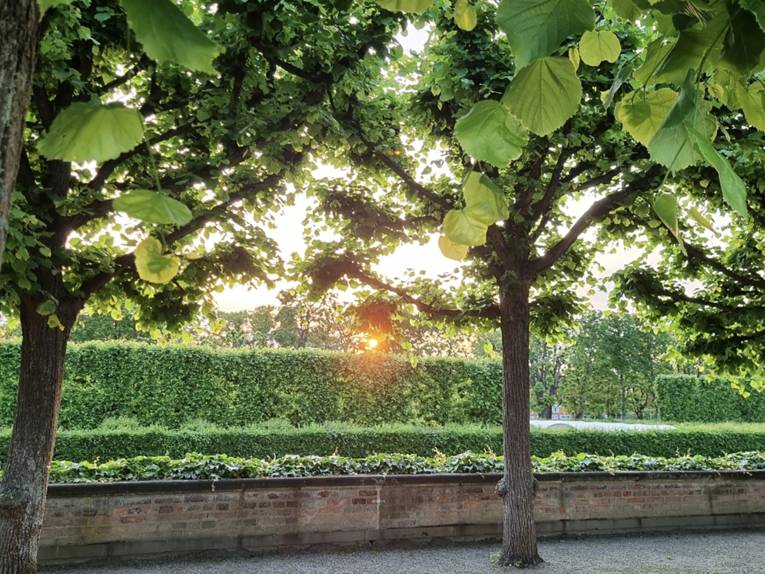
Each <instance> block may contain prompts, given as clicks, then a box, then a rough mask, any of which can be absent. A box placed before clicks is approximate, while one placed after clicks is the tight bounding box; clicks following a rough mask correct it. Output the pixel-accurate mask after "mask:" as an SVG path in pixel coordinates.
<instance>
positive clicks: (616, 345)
mask: <svg viewBox="0 0 765 574" xmlns="http://www.w3.org/2000/svg"><path fill="white" fill-rule="evenodd" d="M572 339H573V341H574V344H573V346H572V348H571V350H570V352H569V361H568V364H567V369H566V374H565V376H564V381H563V384H562V385H561V396H562V398H563V404H564V405H565V406H566V407H567V408H569V409H570V410H572V411H573V412H574V413H576V415H577V417H579V418H581V417H584V416H587V415H589V416H591V417H602V416H608V417H617V416H618V417H621V418H626V417H635V418H638V419H642V418H644V417H645V416H648V415H655V414H656V412H655V409H656V396H655V392H654V382H655V379H656V376H657V375H659V374H664V373H668V372H671V370H672V367H671V366H670V365H669V364H668V363H667V360H666V358H665V357H666V355H667V353H668V346H669V343H670V341H669V335H668V334H667V333H664V332H662V333H658V334H657V333H654V332H653V331H651V330H650V329H649V328H648V327H647V326H646V325H645V324H643V323H642V322H641V321H640V320H639V319H638V318H637V317H635V316H634V315H630V314H617V313H608V314H603V313H595V312H591V313H588V314H587V315H585V316H584V317H583V318H582V320H581V322H580V324H579V327H578V329H577V331H576V334H572Z"/></svg>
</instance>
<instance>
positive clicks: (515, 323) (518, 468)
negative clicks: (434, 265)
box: [499, 282, 542, 566]
mask: <svg viewBox="0 0 765 574" xmlns="http://www.w3.org/2000/svg"><path fill="white" fill-rule="evenodd" d="M500 314H501V331H502V370H503V381H502V413H503V419H504V420H503V452H504V456H505V472H504V476H503V479H502V482H501V483H500V485H499V493H500V495H501V496H502V500H503V505H504V521H503V536H502V556H501V559H500V562H501V564H502V565H505V566H530V565H533V564H538V563H539V562H542V559H541V558H540V557H539V554H538V552H537V531H536V525H535V524H534V476H533V474H532V472H531V443H530V438H531V437H530V433H529V285H528V284H527V283H523V282H512V285H506V286H501V287H500Z"/></svg>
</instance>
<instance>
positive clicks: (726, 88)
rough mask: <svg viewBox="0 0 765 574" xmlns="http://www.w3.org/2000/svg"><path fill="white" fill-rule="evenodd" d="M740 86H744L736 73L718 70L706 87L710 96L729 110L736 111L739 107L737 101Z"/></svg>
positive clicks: (722, 69)
mask: <svg viewBox="0 0 765 574" xmlns="http://www.w3.org/2000/svg"><path fill="white" fill-rule="evenodd" d="M741 85H744V86H745V84H743V82H742V80H741V76H740V75H739V74H738V73H737V72H734V71H732V70H727V69H725V68H719V69H718V70H716V71H715V74H714V76H713V77H712V80H711V82H710V83H709V86H708V87H709V93H710V94H712V96H714V97H715V98H717V100H719V101H720V102H722V103H723V104H725V105H726V106H727V107H728V108H729V109H731V110H736V109H738V108H740V107H741V104H740V103H739V101H738V90H739V86H741Z"/></svg>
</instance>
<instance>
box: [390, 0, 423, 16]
mask: <svg viewBox="0 0 765 574" xmlns="http://www.w3.org/2000/svg"><path fill="white" fill-rule="evenodd" d="M377 4H378V5H379V6H380V7H381V8H385V9H386V10H389V11H391V12H413V13H415V14H416V13H419V12H424V11H425V10H427V9H428V8H430V7H431V6H432V5H433V0H377Z"/></svg>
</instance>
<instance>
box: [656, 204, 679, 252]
mask: <svg viewBox="0 0 765 574" xmlns="http://www.w3.org/2000/svg"><path fill="white" fill-rule="evenodd" d="M653 209H654V211H655V212H656V215H658V216H659V219H661V221H662V222H663V223H664V225H666V226H667V229H669V231H670V232H671V233H672V235H674V236H675V238H676V239H677V240H678V241H681V239H680V225H679V223H678V220H677V198H676V197H675V196H674V195H672V194H671V193H660V194H659V195H657V196H656V199H654V201H653Z"/></svg>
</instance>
